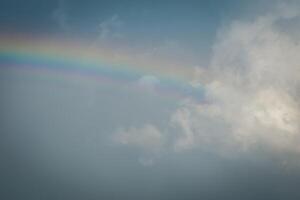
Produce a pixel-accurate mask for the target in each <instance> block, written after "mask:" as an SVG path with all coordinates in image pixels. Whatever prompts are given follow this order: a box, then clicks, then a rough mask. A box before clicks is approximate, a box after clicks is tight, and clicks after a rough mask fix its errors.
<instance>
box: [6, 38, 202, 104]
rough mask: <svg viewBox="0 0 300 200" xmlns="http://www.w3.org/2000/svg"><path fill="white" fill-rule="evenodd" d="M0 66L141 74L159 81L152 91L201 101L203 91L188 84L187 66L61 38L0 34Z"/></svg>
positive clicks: (119, 76)
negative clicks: (147, 58)
mask: <svg viewBox="0 0 300 200" xmlns="http://www.w3.org/2000/svg"><path fill="white" fill-rule="evenodd" d="M0 44H1V45H0V67H1V68H3V67H15V68H17V69H26V70H41V71H43V72H45V73H50V72H59V73H63V74H66V75H79V76H83V77H87V78H91V79H94V80H97V81H103V80H109V81H112V82H115V83H118V84H130V83H136V82H137V81H138V80H140V79H141V78H142V77H145V76H154V77H156V78H157V79H158V80H159V84H158V85H157V87H155V88H156V90H157V91H159V93H160V94H165V95H170V96H172V97H176V98H189V99H192V100H197V101H199V100H201V97H202V96H203V90H202V89H201V88H199V87H197V88H196V87H193V86H192V85H191V84H190V83H189V79H188V77H191V69H189V68H184V67H181V66H177V65H174V64H171V65H170V64H169V63H166V62H159V61H157V60H156V61H153V60H150V61H149V60H148V61H145V60H141V59H139V58H136V57H134V56H129V55H128V54H126V53H122V54H121V55H120V53H119V54H116V53H115V51H114V50H113V49H109V48H106V49H101V48H95V47H91V46H90V45H87V44H85V43H83V42H78V41H77V42H74V41H71V42H70V41H66V40H63V39H59V40H58V39H56V40H51V39H45V38H28V37H27V38H26V37H12V36H11V37H3V36H2V37H0Z"/></svg>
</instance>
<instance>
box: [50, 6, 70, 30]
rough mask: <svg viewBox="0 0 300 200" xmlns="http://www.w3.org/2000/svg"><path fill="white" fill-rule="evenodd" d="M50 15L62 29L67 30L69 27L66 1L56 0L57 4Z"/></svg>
mask: <svg viewBox="0 0 300 200" xmlns="http://www.w3.org/2000/svg"><path fill="white" fill-rule="evenodd" d="M52 17H53V19H54V20H55V22H56V23H57V24H58V26H59V27H60V28H61V29H62V30H63V31H68V30H69V29H70V26H69V23H68V15H67V11H66V2H65V1H64V0H60V1H58V6H57V8H56V9H55V10H54V11H53V13H52Z"/></svg>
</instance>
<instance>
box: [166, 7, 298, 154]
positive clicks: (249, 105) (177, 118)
mask: <svg viewBox="0 0 300 200" xmlns="http://www.w3.org/2000/svg"><path fill="white" fill-rule="evenodd" d="M279 8H282V9H279V10H277V11H276V12H274V13H269V14H266V15H265V16H260V17H258V18H256V20H255V21H253V22H240V21H236V22H234V23H232V25H231V26H230V27H229V28H226V29H223V30H222V31H220V33H219V35H218V40H217V42H216V44H215V45H214V53H213V57H212V60H211V66H210V67H208V68H207V69H199V70H198V71H197V73H196V74H197V76H198V78H196V80H195V82H197V80H198V81H199V83H201V84H203V85H204V88H205V91H206V101H207V102H209V103H207V104H193V103H190V104H186V105H184V106H183V107H181V108H179V109H178V110H177V111H176V112H175V113H174V115H173V116H172V120H171V123H172V125H173V126H176V127H178V129H180V131H178V132H179V133H180V134H179V136H178V138H177V140H176V141H175V143H174V147H175V149H176V150H185V149H190V148H203V147H205V149H206V150H209V151H215V150H217V151H218V152H224V150H225V151H229V150H230V151H234V149H235V150H236V149H237V148H238V149H239V151H248V150H251V149H254V148H256V147H258V146H263V147H264V148H268V149H272V150H273V151H281V152H282V151H285V152H286V151H287V152H293V153H300V148H299V146H300V145H299V142H297V141H299V139H300V124H299V122H300V109H299V108H300V104H299V102H300V101H299V99H300V90H299V89H300V68H299V63H300V58H299V56H298V52H300V46H299V43H298V42H297V41H295V40H294V39H293V38H292V37H290V35H289V34H288V31H285V32H282V31H280V27H278V23H277V22H278V21H279V20H282V19H284V20H291V19H293V18H295V17H298V16H299V13H298V12H296V11H297V9H294V8H289V7H288V6H282V7H279ZM298 10H299V9H298Z"/></svg>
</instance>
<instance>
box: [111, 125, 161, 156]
mask: <svg viewBox="0 0 300 200" xmlns="http://www.w3.org/2000/svg"><path fill="white" fill-rule="evenodd" d="M114 140H115V142H117V143H119V144H123V145H130V146H134V147H137V148H139V149H141V150H144V151H147V152H153V153H156V152H159V151H160V150H161V148H162V146H163V143H164V138H163V135H162V133H161V132H160V131H159V130H158V128H156V127H155V126H153V125H151V124H146V125H144V126H143V127H140V128H137V127H130V128H128V129H123V128H122V129H119V130H118V131H117V132H116V134H115V136H114Z"/></svg>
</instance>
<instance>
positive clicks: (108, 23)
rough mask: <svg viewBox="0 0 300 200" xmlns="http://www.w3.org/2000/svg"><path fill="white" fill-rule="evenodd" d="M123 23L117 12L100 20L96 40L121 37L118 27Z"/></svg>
mask: <svg viewBox="0 0 300 200" xmlns="http://www.w3.org/2000/svg"><path fill="white" fill-rule="evenodd" d="M123 24H124V22H123V21H122V20H121V19H120V18H119V15H117V14H115V15H113V16H112V17H110V18H108V19H106V20H103V21H102V22H100V24H99V36H98V41H103V40H104V41H105V40H108V39H116V38H122V34H121V33H120V31H119V29H120V28H121V27H122V26H123Z"/></svg>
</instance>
